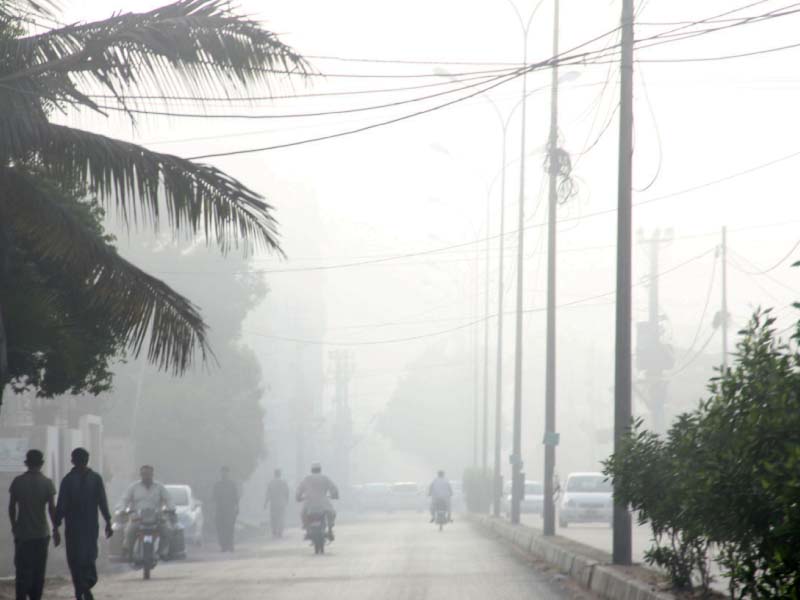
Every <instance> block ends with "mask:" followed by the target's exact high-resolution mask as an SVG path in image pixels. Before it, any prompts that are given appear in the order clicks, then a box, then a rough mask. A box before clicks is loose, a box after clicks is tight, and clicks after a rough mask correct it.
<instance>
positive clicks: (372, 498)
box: [354, 483, 391, 512]
mask: <svg viewBox="0 0 800 600" xmlns="http://www.w3.org/2000/svg"><path fill="white" fill-rule="evenodd" d="M390 489H391V484H389V483H365V484H363V485H358V486H355V489H354V492H355V498H356V507H357V508H358V510H359V511H362V512H364V511H373V510H377V511H383V510H389V493H390Z"/></svg>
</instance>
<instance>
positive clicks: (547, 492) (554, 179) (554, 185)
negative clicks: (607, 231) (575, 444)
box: [542, 0, 561, 535]
mask: <svg viewBox="0 0 800 600" xmlns="http://www.w3.org/2000/svg"><path fill="white" fill-rule="evenodd" d="M560 12H561V6H560V1H559V0H555V6H554V10H553V56H558V51H559V33H560V31H559V29H560V23H559V21H560V17H561V14H560ZM551 75H552V81H551V95H550V139H549V141H548V144H547V149H548V153H549V159H548V171H549V175H550V190H549V198H548V213H547V214H548V217H547V351H546V366H545V408H544V507H543V511H542V512H543V515H542V517H543V525H544V535H555V533H556V506H555V480H554V478H555V470H556V445H557V444H558V434H557V433H556V232H557V228H556V221H557V219H558V213H557V210H558V175H559V171H560V166H559V165H560V159H559V148H558V63H555V65H554V66H553V69H552V71H551Z"/></svg>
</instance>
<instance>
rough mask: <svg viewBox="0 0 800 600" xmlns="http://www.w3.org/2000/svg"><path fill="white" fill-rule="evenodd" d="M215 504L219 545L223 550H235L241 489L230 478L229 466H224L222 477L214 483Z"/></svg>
mask: <svg viewBox="0 0 800 600" xmlns="http://www.w3.org/2000/svg"><path fill="white" fill-rule="evenodd" d="M214 506H215V507H216V517H217V519H216V520H217V540H219V547H220V549H221V550H222V551H223V552H233V538H234V530H235V527H236V517H237V516H239V491H238V490H237V489H236V484H235V483H234V482H233V481H232V480H231V478H230V469H228V467H222V473H221V478H220V480H219V481H218V482H217V483H216V484H215V485H214Z"/></svg>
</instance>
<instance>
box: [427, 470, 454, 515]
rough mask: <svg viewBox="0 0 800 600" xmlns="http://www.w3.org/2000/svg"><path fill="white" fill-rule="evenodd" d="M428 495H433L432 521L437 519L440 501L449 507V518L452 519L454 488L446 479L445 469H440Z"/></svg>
mask: <svg viewBox="0 0 800 600" xmlns="http://www.w3.org/2000/svg"><path fill="white" fill-rule="evenodd" d="M428 496H430V497H431V523H433V522H434V521H435V520H436V507H437V505H438V504H439V503H442V504H444V505H445V506H446V507H447V520H448V521H452V520H453V519H452V517H451V514H450V510H451V502H450V500H451V498H452V497H453V488H452V487H450V482H449V481H447V479H445V476H444V471H439V473H438V475H437V477H436V479H434V480H433V481H432V482H431V486H430V488H428Z"/></svg>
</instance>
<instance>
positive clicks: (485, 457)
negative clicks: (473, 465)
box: [481, 193, 492, 476]
mask: <svg viewBox="0 0 800 600" xmlns="http://www.w3.org/2000/svg"><path fill="white" fill-rule="evenodd" d="M490 199H491V196H490V195H489V194H488V193H487V195H486V266H485V273H484V279H485V282H484V286H485V289H484V294H483V295H484V298H483V446H482V452H481V471H482V473H483V475H484V476H485V475H486V474H487V473H488V472H489V284H490V277H489V268H490V265H489V259H490V251H491V248H490V246H491V241H490V239H489V238H490V234H491V228H490V227H489V225H490V222H491V213H492V211H491V203H490Z"/></svg>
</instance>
